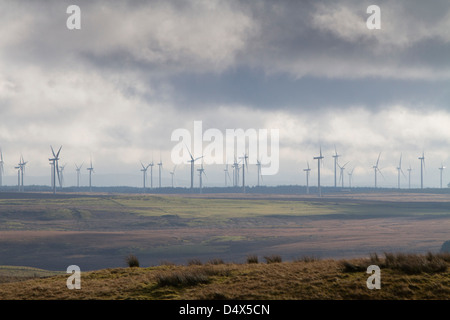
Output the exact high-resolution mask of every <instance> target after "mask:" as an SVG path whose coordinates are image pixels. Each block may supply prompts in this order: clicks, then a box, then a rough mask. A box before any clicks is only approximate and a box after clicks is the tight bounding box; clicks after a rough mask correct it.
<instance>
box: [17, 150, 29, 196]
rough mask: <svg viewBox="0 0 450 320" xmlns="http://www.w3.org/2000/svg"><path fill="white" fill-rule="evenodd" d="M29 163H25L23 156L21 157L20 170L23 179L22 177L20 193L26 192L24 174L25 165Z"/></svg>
mask: <svg viewBox="0 0 450 320" xmlns="http://www.w3.org/2000/svg"><path fill="white" fill-rule="evenodd" d="M27 163H28V161H26V162H25V160H24V159H23V156H22V155H21V156H20V161H19V168H20V175H21V177H20V187H19V190H20V191H24V188H23V173H24V171H25V165H26V164H27Z"/></svg>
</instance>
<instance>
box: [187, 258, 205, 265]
mask: <svg viewBox="0 0 450 320" xmlns="http://www.w3.org/2000/svg"><path fill="white" fill-rule="evenodd" d="M187 265H188V266H201V265H202V262H201V260H200V259H197V258H194V259H189V260H188V262H187Z"/></svg>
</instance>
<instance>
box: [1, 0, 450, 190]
mask: <svg viewBox="0 0 450 320" xmlns="http://www.w3.org/2000/svg"><path fill="white" fill-rule="evenodd" d="M71 4H76V5H78V6H79V7H80V8H81V29H80V30H69V29H68V28H67V27H66V21H67V19H68V18H69V16H70V14H67V13H66V9H67V7H68V6H69V5H71ZM372 4H375V5H378V6H379V7H380V9H381V29H380V30H369V29H368V28H367V26H366V20H367V19H368V17H369V16H370V14H368V13H367V12H366V10H367V7H368V6H369V5H372ZM449 30H450V3H449V2H448V1H447V0H442V1H432V2H426V3H425V2H423V1H411V0H408V1H406V0H405V1H395V2H394V1H373V0H371V1H356V0H354V1H353V0H340V1H332V2H330V1H223V0H221V1H219V0H217V1H215V0H204V1H200V0H197V1H194V0H193V1H167V0H165V1H35V0H33V1H8V0H2V1H1V2H0V148H1V149H2V152H3V158H4V161H5V164H4V169H5V178H4V183H6V184H9V185H14V184H16V181H17V171H16V170H15V169H14V166H16V165H17V163H18V161H19V158H20V155H21V154H22V155H23V157H24V159H25V160H26V161H29V163H28V164H27V167H26V176H25V184H35V183H36V184H47V185H49V184H50V165H49V162H48V158H49V157H50V156H51V150H50V145H52V146H53V147H54V148H59V146H61V145H62V146H63V148H62V151H61V161H60V164H65V163H67V166H66V169H65V172H64V173H65V183H66V185H75V184H76V176H75V163H77V164H81V163H83V162H84V164H85V165H84V168H86V164H87V163H89V161H90V157H92V161H93V165H94V168H95V175H94V180H93V181H94V182H93V183H94V185H130V186H141V184H142V182H141V172H140V169H141V165H140V162H141V161H142V162H144V163H148V162H150V161H151V160H152V158H153V160H154V161H155V162H157V161H159V159H160V157H161V159H162V162H163V185H165V186H169V185H170V174H169V172H170V171H172V169H173V167H174V164H173V163H172V162H171V150H172V148H174V146H175V145H176V142H173V141H171V134H172V132H173V131H174V130H176V129H178V128H185V129H188V130H190V131H192V130H193V125H194V121H202V123H203V129H204V130H207V129H209V128H215V129H218V130H220V131H221V132H223V133H224V134H225V130H226V129H234V128H242V129H244V130H246V129H250V128H253V129H256V130H260V129H267V130H272V129H278V130H279V135H280V138H279V142H280V145H279V148H280V149H279V150H280V169H279V173H278V174H276V175H273V176H265V177H264V180H263V181H264V183H266V184H270V185H278V184H302V185H304V184H305V183H306V182H305V174H304V172H303V169H304V168H305V167H306V165H307V162H308V161H309V165H310V166H311V168H312V171H311V180H310V181H311V185H316V184H317V162H315V161H314V160H313V157H314V156H317V155H318V153H319V147H320V146H321V147H322V152H323V155H324V157H325V158H324V167H323V169H322V184H324V185H333V184H334V172H333V170H334V166H333V158H332V155H333V153H334V149H335V147H336V149H337V151H338V153H339V154H340V155H341V157H340V158H339V161H340V163H341V164H344V163H346V162H349V163H348V164H347V166H346V171H345V176H346V178H345V185H347V184H348V176H347V172H348V171H349V170H351V169H352V168H355V169H354V173H353V185H355V186H373V183H374V177H373V169H372V166H373V165H374V164H375V162H376V160H377V157H378V154H379V153H380V152H381V158H380V163H379V166H380V168H381V170H382V173H383V176H384V179H383V178H382V177H380V178H379V181H378V185H379V186H384V187H395V186H396V185H397V170H396V167H397V166H398V162H399V158H400V154H402V159H403V160H402V166H403V171H404V173H405V175H407V174H408V173H407V170H406V169H407V168H408V167H409V166H411V168H412V171H411V184H412V185H413V186H415V187H417V186H418V185H419V184H420V161H419V160H418V157H419V156H420V155H421V154H422V152H424V153H425V158H426V160H425V162H426V172H425V186H426V187H437V186H439V170H438V168H439V167H440V166H441V163H443V164H444V165H450V32H449ZM206 145H207V143H205V146H206ZM187 160H188V159H187V158H186V164H185V165H179V166H178V167H177V169H176V173H175V184H176V185H177V186H186V187H187V186H189V179H190V170H189V164H188V163H187ZM224 167H225V166H224V165H209V166H206V168H205V170H206V173H207V179H204V185H205V186H221V185H223V184H224V173H223V169H224ZM156 172H157V167H155V169H154V183H156V179H157V175H155V174H156ZM447 172H448V173H447ZM256 174H257V171H256V166H255V165H250V166H249V173H248V180H247V181H248V184H249V185H254V184H255V183H256ZM449 181H450V170H449V171H444V184H445V185H446V184H447V183H448V182H449ZM86 183H87V171H86V170H83V173H82V184H84V185H86ZM195 184H196V185H197V184H198V178H196V182H195ZM402 186H403V187H406V186H407V179H406V178H405V177H402Z"/></svg>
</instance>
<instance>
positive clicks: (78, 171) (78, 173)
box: [75, 163, 83, 188]
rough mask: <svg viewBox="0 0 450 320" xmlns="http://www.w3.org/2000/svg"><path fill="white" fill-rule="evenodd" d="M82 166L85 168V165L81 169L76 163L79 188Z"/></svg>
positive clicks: (78, 185)
mask: <svg viewBox="0 0 450 320" xmlns="http://www.w3.org/2000/svg"><path fill="white" fill-rule="evenodd" d="M82 166H83V163H82V164H81V165H80V166H79V167H78V166H77V164H76V163H75V167H76V171H77V188H79V187H80V174H81V172H80V170H81V167H82Z"/></svg>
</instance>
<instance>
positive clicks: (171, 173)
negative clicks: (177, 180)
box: [170, 165, 177, 188]
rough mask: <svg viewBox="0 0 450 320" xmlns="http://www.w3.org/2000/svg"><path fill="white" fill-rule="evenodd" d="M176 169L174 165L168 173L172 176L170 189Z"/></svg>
mask: <svg viewBox="0 0 450 320" xmlns="http://www.w3.org/2000/svg"><path fill="white" fill-rule="evenodd" d="M176 168H177V166H176V165H175V166H174V167H173V170H172V171H171V172H170V175H171V176H172V188H173V177H174V175H175V169H176Z"/></svg>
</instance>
